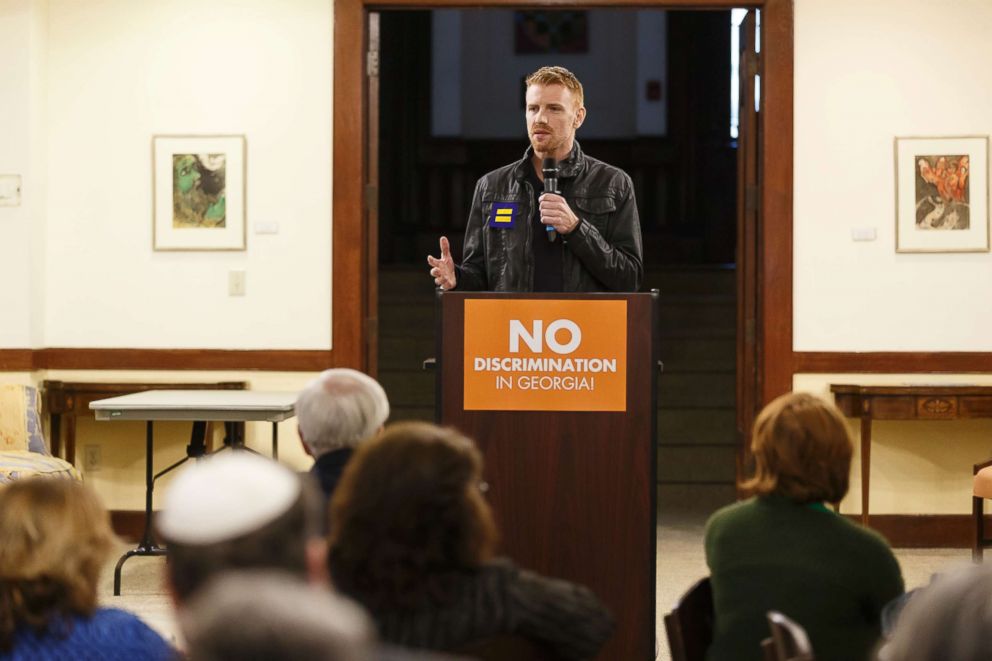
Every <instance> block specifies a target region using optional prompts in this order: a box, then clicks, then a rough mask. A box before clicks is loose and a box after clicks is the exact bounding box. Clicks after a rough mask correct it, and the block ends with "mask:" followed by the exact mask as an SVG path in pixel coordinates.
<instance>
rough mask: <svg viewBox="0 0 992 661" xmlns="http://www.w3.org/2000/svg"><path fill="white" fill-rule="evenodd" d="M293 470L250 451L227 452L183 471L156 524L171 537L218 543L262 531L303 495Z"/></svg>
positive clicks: (177, 540) (164, 533)
mask: <svg viewBox="0 0 992 661" xmlns="http://www.w3.org/2000/svg"><path fill="white" fill-rule="evenodd" d="M301 488H302V486H301V483H300V479H299V478H298V477H297V476H296V474H295V473H293V472H292V471H290V470H289V469H288V468H286V467H285V466H282V465H280V464H278V463H276V462H275V461H272V460H271V459H266V458H265V457H261V456H259V455H256V454H252V453H250V452H244V451H240V452H224V453H222V454H217V455H214V456H212V457H208V458H206V459H201V460H199V461H197V462H196V463H195V464H193V465H192V466H189V467H187V468H186V469H185V470H183V471H181V472H180V473H179V475H177V476H176V479H175V480H174V481H173V482H172V484H171V485H170V487H169V489H168V490H167V491H166V493H165V503H164V507H163V508H162V511H161V512H159V514H158V516H157V517H156V519H155V525H156V527H157V528H158V532H159V534H161V535H162V536H163V537H164V538H165V539H166V540H167V541H172V542H178V543H180V544H194V545H198V544H215V543H217V542H222V541H225V540H228V539H233V538H235V537H240V536H241V535H244V534H246V533H249V532H252V531H253V530H258V529H259V528H261V527H262V526H264V525H266V524H267V523H270V522H272V521H274V520H275V519H276V518H277V517H278V516H279V515H280V514H283V513H284V512H285V511H286V510H288V509H289V507H290V506H291V505H292V504H293V503H294V502H296V500H297V499H298V498H299V497H300V490H301Z"/></svg>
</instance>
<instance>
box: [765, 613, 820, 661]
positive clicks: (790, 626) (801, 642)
mask: <svg viewBox="0 0 992 661" xmlns="http://www.w3.org/2000/svg"><path fill="white" fill-rule="evenodd" d="M768 628H769V629H771V632H772V636H771V638H766V639H765V640H763V641H761V651H762V654H763V655H764V659H765V661H814V657H813V646H812V645H810V642H809V636H807V635H806V630H805V629H803V627H802V626H801V625H800V624H799V623H797V622H794V621H792V620H790V619H789V618H787V617H786V616H785V615H782V614H781V613H779V612H778V611H768Z"/></svg>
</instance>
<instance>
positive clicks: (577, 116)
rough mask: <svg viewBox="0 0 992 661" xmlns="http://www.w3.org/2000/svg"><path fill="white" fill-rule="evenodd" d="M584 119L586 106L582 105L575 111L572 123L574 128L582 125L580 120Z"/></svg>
mask: <svg viewBox="0 0 992 661" xmlns="http://www.w3.org/2000/svg"><path fill="white" fill-rule="evenodd" d="M584 121H586V107H585V106H582V107H580V108H579V111H578V112H577V113H575V121H574V122H573V123H572V126H573V127H574V128H579V127H580V126H582V122H584Z"/></svg>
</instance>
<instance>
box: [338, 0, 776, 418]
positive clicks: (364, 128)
mask: <svg viewBox="0 0 992 661" xmlns="http://www.w3.org/2000/svg"><path fill="white" fill-rule="evenodd" d="M793 3H794V0H751V2H746V3H742V2H734V1H733V0H567V1H566V2H561V1H558V0H529V1H527V2H522V1H521V0H485V1H483V2H480V3H477V4H468V3H466V2H464V1H463V0H428V1H427V2H425V1H424V0H391V1H390V2H389V3H388V4H384V3H382V2H374V1H373V0H335V1H334V82H333V154H332V157H333V172H332V200H333V201H332V214H333V219H332V233H331V236H332V241H333V245H332V260H333V266H332V272H331V279H332V282H331V294H332V300H331V314H332V322H331V332H332V338H331V344H332V357H333V362H334V364H335V365H338V366H342V367H353V368H355V369H361V370H367V369H368V368H369V362H368V350H367V341H368V339H367V338H368V336H369V333H370V332H371V331H373V330H374V323H375V318H376V317H377V311H376V310H369V309H367V308H368V305H369V301H370V300H375V298H376V297H375V296H374V295H373V296H371V297H370V295H369V288H370V287H373V286H374V282H372V281H370V279H369V272H370V269H375V268H376V267H377V265H375V264H369V252H368V242H369V241H370V237H371V233H370V231H369V227H368V226H367V222H366V218H367V215H366V212H367V209H366V203H367V195H366V189H365V184H366V181H367V176H368V168H369V163H368V162H367V158H366V145H367V141H368V136H369V127H368V125H367V121H366V117H367V111H368V99H367V93H366V85H365V67H366V47H367V29H366V26H367V14H368V12H369V11H374V10H380V9H439V8H457V7H476V8H477V7H480V6H482V7H493V8H515V7H521V8H524V7H526V8H534V7H554V8H561V9H567V8H602V7H608V8H621V7H626V8H631V7H633V8H642V9H643V8H657V9H698V10H705V9H730V8H735V7H741V6H747V7H755V8H758V9H761V10H762V20H761V33H762V40H761V46H762V53H761V55H762V84H761V96H762V103H761V105H762V113H761V124H762V131H761V143H760V152H761V156H760V162H761V167H760V169H761V175H762V176H761V181H760V194H759V195H760V200H761V213H760V215H759V228H758V237H759V239H758V242H759V245H758V253H759V257H758V264H757V265H756V266H757V268H756V269H754V272H755V277H756V279H757V282H756V283H755V284H756V291H757V294H758V296H757V298H758V301H757V305H758V326H759V330H758V338H759V339H758V343H759V352H758V353H759V356H760V359H759V361H758V381H759V383H760V384H761V386H760V390H761V392H760V393H757V397H756V399H757V401H758V402H759V403H767V402H768V401H771V400H772V399H773V398H774V397H776V396H778V395H780V394H783V393H786V392H789V391H790V390H792V375H793V369H794V368H793V364H794V356H793V348H792V288H793V284H792V283H793V278H792V268H793V265H792V237H793V207H792V172H793V71H794V64H793V53H794V46H793V38H794V35H793V25H794V7H793ZM424 277H425V278H426V277H427V275H426V271H425V275H424Z"/></svg>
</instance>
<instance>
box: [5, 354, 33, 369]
mask: <svg viewBox="0 0 992 661" xmlns="http://www.w3.org/2000/svg"><path fill="white" fill-rule="evenodd" d="M33 369H35V367H34V350H33V349H0V371H4V372H30V371H32V370H33Z"/></svg>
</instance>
